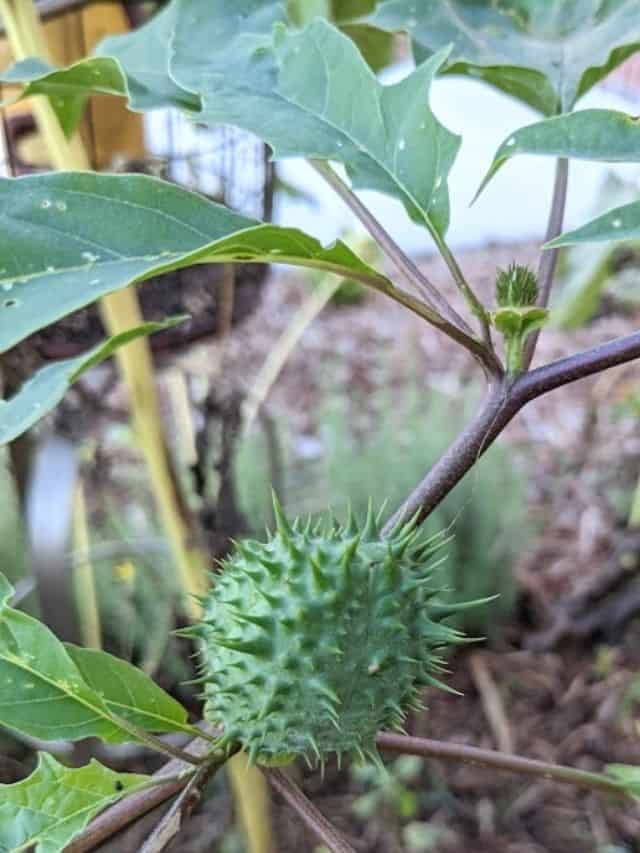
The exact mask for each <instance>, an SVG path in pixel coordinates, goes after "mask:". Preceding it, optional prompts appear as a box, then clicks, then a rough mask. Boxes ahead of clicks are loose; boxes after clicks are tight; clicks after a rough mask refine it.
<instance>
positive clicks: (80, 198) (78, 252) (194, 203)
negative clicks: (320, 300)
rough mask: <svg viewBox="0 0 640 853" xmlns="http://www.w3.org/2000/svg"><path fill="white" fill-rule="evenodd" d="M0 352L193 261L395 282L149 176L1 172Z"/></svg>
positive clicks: (338, 247)
mask: <svg viewBox="0 0 640 853" xmlns="http://www.w3.org/2000/svg"><path fill="white" fill-rule="evenodd" d="M0 222H1V228H0V353H1V352H3V351H5V350H7V349H9V348H10V347H12V346H13V345H15V344H16V343H18V342H19V341H21V340H22V339H23V338H25V337H27V336H28V335H29V334H31V333H32V332H35V331H37V330H38V329H40V328H42V327H44V326H47V325H49V324H50V323H53V322H54V321H55V320H58V319H60V318H61V317H64V316H66V315H67V314H70V313H71V312H72V311H75V310H77V309H78V308H82V307H83V306H85V305H88V304H90V303H91V302H94V301H95V300H97V299H99V298H101V297H102V296H105V295H106V294H107V293H111V292H112V291H114V290H118V289H119V288H122V287H126V286H127V285H129V284H131V283H133V282H141V281H144V280H145V279H148V278H151V277H153V276H155V275H158V274H160V273H163V272H168V271H170V270H174V269H180V268H182V267H186V266H190V265H192V264H194V263H230V262H234V261H251V262H255V263H274V262H278V263H286V264H294V265H300V266H308V267H315V268H318V269H324V270H328V271H329V272H335V273H336V274H337V275H340V276H343V277H351V278H356V279H359V280H362V281H364V282H365V283H368V284H370V285H373V286H379V287H380V288H381V289H385V288H389V287H391V284H390V282H389V281H388V279H386V278H385V277H384V276H382V275H380V274H379V273H376V272H375V271H374V270H372V269H371V267H369V266H367V264H365V263H363V262H362V261H360V260H359V258H357V257H356V256H355V255H354V253H353V252H352V251H351V250H350V249H348V248H347V247H346V246H345V245H344V243H342V242H339V241H338V242H336V243H334V244H332V245H331V246H329V247H327V248H323V246H322V245H321V244H320V243H319V242H318V241H317V240H315V239H313V238H312V237H309V236H307V235H306V234H304V233H303V232H301V231H298V230H297V229H295V228H279V227H278V226H275V225H263V224H261V223H259V222H256V221H255V220H253V219H247V218H246V217H244V216H240V215H239V214H237V213H234V212H232V211H231V210H229V209H228V208H226V207H223V206H222V205H218V204H215V203H214V202H211V201H208V200H207V199H205V198H203V197H202V196H199V195H196V194H195V193H192V192H189V191H188V190H184V189H181V188H179V187H177V186H175V185H174V184H170V183H167V182H164V181H160V180H158V179H156V178H151V177H148V176H146V175H99V174H95V173H91V172H78V173H75V172H61V173H50V174H44V175H28V176H26V177H23V178H5V179H0Z"/></svg>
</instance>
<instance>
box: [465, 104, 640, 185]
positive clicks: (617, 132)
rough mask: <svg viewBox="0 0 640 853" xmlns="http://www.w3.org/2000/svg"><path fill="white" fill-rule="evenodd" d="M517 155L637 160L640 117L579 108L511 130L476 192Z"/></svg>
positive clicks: (612, 160) (623, 161)
mask: <svg viewBox="0 0 640 853" xmlns="http://www.w3.org/2000/svg"><path fill="white" fill-rule="evenodd" d="M517 154H538V155H543V156H551V157H569V158H574V159H577V160H599V161H604V162H607V163H633V162H636V163H637V162H640V119H638V118H637V117H634V116H630V115H627V114H626V113H622V112H618V111H615V110H579V111H578V112H575V113H570V114H568V115H562V116H555V117H554V118H548V119H545V120H544V121H539V122H536V123H535V124H529V125H527V126H526V127H521V128H520V129H519V130H516V131H514V133H512V134H511V135H510V136H509V138H508V139H506V140H505V141H504V142H503V143H502V145H500V147H499V148H498V150H497V152H496V154H495V157H494V158H493V163H492V164H491V167H490V169H489V171H488V172H487V174H486V176H485V178H484V180H483V181H482V183H481V184H480V189H479V190H478V195H479V194H480V192H482V190H483V189H484V187H485V186H486V185H487V184H488V182H489V181H490V180H491V178H492V177H493V176H494V175H495V173H496V172H497V171H498V169H500V168H501V167H502V166H504V164H505V163H506V162H507V160H509V159H510V158H511V157H515V156H516V155H517Z"/></svg>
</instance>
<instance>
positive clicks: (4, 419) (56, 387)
mask: <svg viewBox="0 0 640 853" xmlns="http://www.w3.org/2000/svg"><path fill="white" fill-rule="evenodd" d="M178 322H181V319H180V318H179V319H177V320H168V321H166V322H164V323H144V324H143V325H141V326H136V327H135V328H133V329H129V330H128V331H126V332H122V333H121V334H119V335H114V336H113V337H111V338H108V339H107V340H105V341H104V342H103V343H101V344H99V345H98V346H96V347H94V348H93V349H92V350H90V351H89V352H87V353H84V354H83V355H79V356H76V357H75V358H68V359H65V360H64V361H57V362H55V363H54V364H48V365H47V366H46V367H43V368H41V369H40V370H38V372H37V373H36V374H35V375H34V376H33V377H32V378H31V379H29V380H28V381H27V382H25V383H24V385H23V386H22V387H21V388H20V389H19V391H17V392H16V393H15V394H14V396H13V397H11V398H10V399H9V400H1V399H0V445H2V444H7V443H8V442H10V441H13V440H14V439H15V438H17V437H18V436H19V435H21V434H22V433H23V432H26V430H28V429H29V428H30V427H32V426H33V425H34V424H35V423H37V422H38V421H39V420H40V418H42V417H44V415H46V414H47V412H49V411H51V409H53V408H54V407H55V406H57V405H58V403H59V402H60V400H62V398H63V397H64V395H65V393H66V391H67V389H68V388H69V386H70V385H72V384H73V383H74V382H75V381H76V380H77V379H78V378H79V377H80V376H81V375H82V374H83V373H84V372H85V371H87V370H89V369H90V368H92V367H94V366H95V365H96V364H99V363H100V362H101V361H104V360H105V359H106V358H109V356H111V355H112V354H113V353H114V352H115V351H116V350H117V349H118V348H119V347H121V346H124V345H125V344H127V343H129V342H130V341H132V340H135V339H136V338H139V337H141V336H143V335H150V334H152V333H153V332H157V331H159V330H161V329H167V328H170V327H171V326H174V325H176V323H178Z"/></svg>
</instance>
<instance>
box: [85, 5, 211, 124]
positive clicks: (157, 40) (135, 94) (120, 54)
mask: <svg viewBox="0 0 640 853" xmlns="http://www.w3.org/2000/svg"><path fill="white" fill-rule="evenodd" d="M177 13H178V6H177V5H176V3H171V4H169V5H168V6H167V7H166V8H165V9H163V10H162V11H161V12H159V13H158V14H157V15H154V17H153V18H152V19H151V20H150V21H149V23H148V24H145V26H143V27H139V28H138V29H136V30H133V31H132V32H130V33H126V34H124V35H119V36H108V37H107V38H105V39H103V40H102V41H101V42H100V44H99V45H98V47H97V48H96V54H97V55H98V56H102V57H114V58H115V59H116V60H117V61H118V62H119V64H120V67H121V68H122V70H123V71H124V73H125V75H126V79H127V90H128V93H129V106H130V107H131V109H132V110H136V111H141V112H142V111H145V110H153V109H158V108H163V107H177V108H179V109H181V110H186V111H187V112H198V111H199V110H200V98H199V97H198V95H197V94H195V93H194V92H191V91H188V90H185V89H184V88H182V87H181V86H179V85H178V84H177V83H176V81H175V80H174V79H173V78H172V77H171V75H170V74H169V57H170V53H171V39H172V37H173V31H174V28H175V24H176V15H177ZM223 45H224V42H223V41H222V40H217V39H214V41H213V42H211V43H210V44H209V45H207V53H209V52H211V51H212V50H214V51H217V50H219V49H220V48H221V47H222V46H223Z"/></svg>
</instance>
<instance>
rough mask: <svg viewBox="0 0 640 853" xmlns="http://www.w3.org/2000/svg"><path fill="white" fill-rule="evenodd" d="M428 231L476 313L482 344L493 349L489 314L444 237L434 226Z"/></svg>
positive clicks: (457, 284) (458, 286)
mask: <svg viewBox="0 0 640 853" xmlns="http://www.w3.org/2000/svg"><path fill="white" fill-rule="evenodd" d="M429 233H430V234H431V237H432V238H433V241H434V243H435V244H436V246H437V248H438V251H439V252H440V254H441V255H442V259H443V261H444V262H445V264H446V265H447V267H448V268H449V272H450V273H451V276H452V278H453V280H454V282H455V283H456V287H457V288H458V290H459V291H460V292H461V293H462V295H463V296H464V298H465V300H466V302H467V305H468V306H469V308H470V309H471V311H472V312H473V313H474V314H475V315H476V317H477V318H478V320H479V321H480V328H481V330H482V339H483V341H484V345H485V346H486V347H487V349H489V350H493V343H492V341H491V324H490V323H489V314H488V313H487V310H486V308H485V307H484V305H483V304H482V302H480V300H479V299H478V297H477V296H476V294H475V293H474V291H473V289H472V288H471V285H470V284H469V282H468V281H467V279H466V278H465V275H464V273H463V272H462V270H461V269H460V266H459V264H458V262H457V261H456V259H455V257H454V255H453V252H452V251H451V249H450V248H449V246H448V245H447V243H446V241H445V239H444V237H443V236H442V235H441V234H439V233H438V232H437V231H436V230H435V228H430V229H429Z"/></svg>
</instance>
